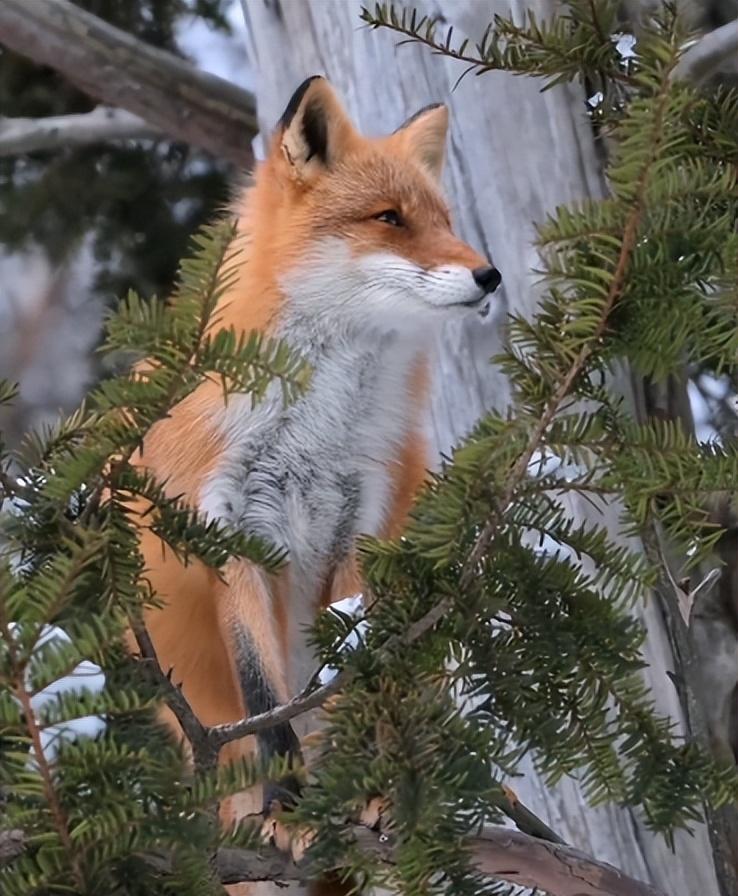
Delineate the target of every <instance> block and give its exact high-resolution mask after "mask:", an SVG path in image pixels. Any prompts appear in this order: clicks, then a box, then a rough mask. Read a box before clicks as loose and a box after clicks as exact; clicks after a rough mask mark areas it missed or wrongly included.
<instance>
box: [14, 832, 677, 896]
mask: <svg viewBox="0 0 738 896" xmlns="http://www.w3.org/2000/svg"><path fill="white" fill-rule="evenodd" d="M351 836H352V839H353V840H354V841H355V842H356V843H357V844H358V845H360V846H361V848H362V849H363V850H364V851H365V852H370V853H374V855H375V856H376V858H377V859H378V860H379V861H380V862H384V863H388V864H392V863H393V862H394V860H395V859H394V854H393V845H392V840H391V838H390V837H387V836H385V835H382V834H380V833H378V832H376V831H372V830H369V829H368V828H366V827H363V826H361V825H354V826H353V828H352V831H351ZM25 848H26V844H25V839H24V836H23V832H22V831H19V830H11V831H2V830H0V867H1V866H2V865H3V864H5V863H7V862H10V861H12V860H13V859H14V858H16V857H17V856H19V855H21V854H22V853H23V851H24V849H25ZM470 848H471V849H472V851H473V854H474V857H475V863H476V865H477V867H478V868H479V870H480V871H481V872H482V873H483V874H486V875H489V876H490V877H496V878H501V879H504V880H507V881H509V882H511V883H515V884H520V885H523V886H529V887H538V888H539V889H544V890H545V891H546V892H547V893H549V894H550V896H664V894H662V893H661V892H660V891H658V890H657V889H655V888H654V887H652V886H650V885H649V884H645V883H643V882H642V881H639V880H634V879H633V878H632V877H628V876H627V875H625V874H623V873H622V872H621V871H619V870H618V869H617V868H613V867H612V866H611V865H607V864H605V863H603V862H595V861H593V860H592V859H591V858H590V857H589V856H585V855H583V854H582V853H581V852H579V851H578V850H575V849H572V848H571V847H569V846H563V845H561V844H556V843H547V842H546V841H544V840H539V839H537V838H536V837H531V836H529V835H528V834H521V833H520V832H519V831H511V830H509V829H508V828H503V827H499V826H496V825H494V826H492V825H491V826H490V827H488V828H485V829H484V831H483V832H482V833H481V834H480V835H479V836H477V837H474V838H472V839H471V841H470ZM144 861H145V862H146V863H147V864H148V865H149V866H150V867H151V868H152V869H154V870H156V871H157V872H158V873H162V872H170V871H171V866H172V857H171V855H170V854H168V853H165V852H162V853H160V854H149V855H147V856H146V857H145V859H144ZM215 865H216V867H217V870H218V876H219V877H220V880H221V882H222V883H224V884H237V883H243V882H245V881H278V882H279V883H280V885H281V886H282V887H283V888H284V882H285V881H309V880H311V878H312V877H313V874H314V872H311V869H310V863H309V853H308V854H307V856H305V857H304V858H303V859H301V860H300V861H299V862H295V861H294V860H293V857H292V856H291V855H290V854H289V853H287V852H281V851H279V850H277V849H276V848H274V847H268V846H264V847H263V848H262V849H260V850H258V851H257V850H253V849H252V850H249V849H238V848H230V847H221V849H219V850H218V853H217V856H216V857H215Z"/></svg>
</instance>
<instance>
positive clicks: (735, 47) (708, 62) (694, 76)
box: [674, 19, 738, 84]
mask: <svg viewBox="0 0 738 896" xmlns="http://www.w3.org/2000/svg"><path fill="white" fill-rule="evenodd" d="M737 63H738V19H736V20H735V21H733V22H728V24H727V25H722V26H721V27H720V28H716V29H715V30H714V31H710V32H709V33H708V34H705V36H704V37H701V38H700V39H699V40H698V41H697V43H695V44H694V46H692V47H691V48H690V49H689V50H688V51H687V52H686V53H685V54H684V56H683V57H682V60H681V62H680V63H679V65H678V66H677V67H676V69H675V71H674V76H675V77H677V78H681V79H682V80H684V81H692V83H696V84H700V83H701V82H703V81H705V80H707V78H709V77H710V76H711V75H714V74H717V72H719V71H720V69H721V68H723V66H726V67H729V68H730V69H731V70H734V71H735V70H736V69H738V65H737Z"/></svg>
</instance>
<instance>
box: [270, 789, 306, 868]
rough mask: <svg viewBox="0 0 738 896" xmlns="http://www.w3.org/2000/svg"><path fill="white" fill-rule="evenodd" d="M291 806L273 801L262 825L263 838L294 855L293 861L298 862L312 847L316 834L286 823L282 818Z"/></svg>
mask: <svg viewBox="0 0 738 896" xmlns="http://www.w3.org/2000/svg"><path fill="white" fill-rule="evenodd" d="M289 808H290V807H285V806H283V805H282V803H280V802H279V800H276V799H275V800H272V801H271V803H270V804H269V807H268V809H267V813H266V818H265V819H264V822H263V824H262V826H261V840H262V842H263V843H264V844H266V845H267V846H273V847H275V848H276V849H278V850H279V851H280V852H285V853H288V854H289V855H290V856H291V857H292V861H293V862H295V863H297V862H299V861H300V860H301V859H302V858H303V856H304V855H305V853H306V852H307V850H308V849H309V848H310V845H311V843H312V842H313V839H314V837H315V834H314V832H313V831H310V830H308V829H307V828H298V827H295V825H287V824H285V823H284V821H283V820H282V819H283V817H284V815H285V812H286V811H289Z"/></svg>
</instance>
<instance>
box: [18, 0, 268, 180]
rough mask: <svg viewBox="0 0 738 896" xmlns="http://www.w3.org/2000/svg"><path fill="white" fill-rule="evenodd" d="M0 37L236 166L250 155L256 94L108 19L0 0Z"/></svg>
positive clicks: (65, 2)
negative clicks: (0, 1) (154, 45)
mask: <svg viewBox="0 0 738 896" xmlns="http://www.w3.org/2000/svg"><path fill="white" fill-rule="evenodd" d="M0 42H1V43H2V44H3V45H4V46H6V47H8V48H9V49H11V50H14V51H15V52H17V53H20V54H22V55H23V56H27V57H29V58H30V59H32V60H33V61H34V62H37V63H40V64H43V65H49V66H51V67H52V68H54V69H56V70H57V71H59V72H61V73H62V74H63V75H64V76H65V77H66V78H68V79H69V80H70V81H71V82H72V83H73V84H75V85H76V86H77V87H78V88H80V90H83V91H84V92H85V93H88V94H89V95H90V96H93V97H96V98H97V99H98V100H100V101H101V102H103V103H107V104H109V105H111V106H119V107H121V108H122V109H126V110H128V111H129V112H131V113H133V114H134V115H137V116H140V117H141V118H142V119H143V120H144V121H146V122H148V123H149V124H150V125H151V126H152V127H153V128H156V129H158V130H160V131H162V132H163V133H166V134H168V135H169V136H170V137H174V138H176V139H179V140H183V141H185V142H187V143H191V144H193V145H195V146H199V147H201V148H202V149H205V150H208V151H209V152H211V153H213V155H215V156H219V157H220V158H223V159H227V160H228V161H230V162H233V163H234V164H237V165H239V166H240V167H246V166H248V165H250V164H251V162H252V161H253V156H252V153H251V139H252V138H253V137H254V136H255V135H256V133H257V130H258V126H257V122H256V103H255V101H254V98H253V96H252V95H251V94H250V93H249V92H248V91H246V90H243V89H241V88H240V87H238V86H237V85H235V84H232V83H231V82H230V81H226V80H225V79H223V78H218V77H217V76H216V75H211V74H208V73H207V72H203V71H200V70H199V69H197V68H196V67H195V66H193V65H191V64H190V63H189V62H187V61H185V60H184V59H180V58H179V57H177V56H175V55H174V54H172V53H168V52H166V51H165V50H161V49H159V48H157V47H153V46H151V45H150V44H146V43H144V42H143V41H140V40H138V39H136V38H135V37H133V36H132V35H130V34H127V33H126V32H125V31H122V30H121V29H119V28H115V27H113V26H112V25H108V24H107V23H106V22H104V21H103V20H102V19H99V18H98V17H97V16H94V15H92V14H91V13H89V12H86V11H85V10H84V9H81V8H80V7H79V6H75V5H74V4H72V3H70V2H69V0H33V2H32V3H29V2H28V0H2V3H0Z"/></svg>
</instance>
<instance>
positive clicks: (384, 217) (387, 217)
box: [374, 208, 405, 227]
mask: <svg viewBox="0 0 738 896" xmlns="http://www.w3.org/2000/svg"><path fill="white" fill-rule="evenodd" d="M374 217H375V219H376V220H377V221H383V222H384V223H385V224H391V225H392V226H393V227H404V226H405V222H404V221H403V220H402V217H401V216H400V213H399V212H396V211H395V210H394V209H393V208H388V209H386V210H385V211H383V212H380V213H379V214H378V215H374Z"/></svg>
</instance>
